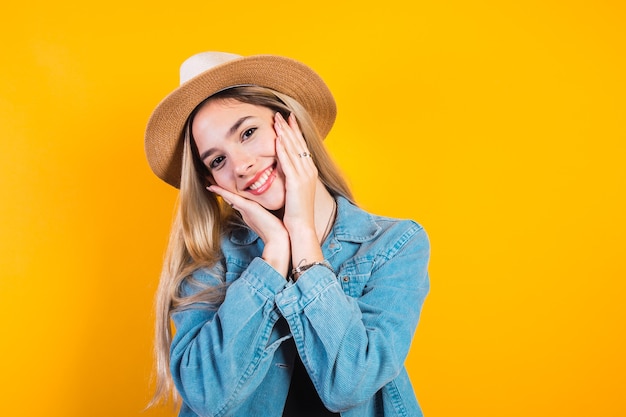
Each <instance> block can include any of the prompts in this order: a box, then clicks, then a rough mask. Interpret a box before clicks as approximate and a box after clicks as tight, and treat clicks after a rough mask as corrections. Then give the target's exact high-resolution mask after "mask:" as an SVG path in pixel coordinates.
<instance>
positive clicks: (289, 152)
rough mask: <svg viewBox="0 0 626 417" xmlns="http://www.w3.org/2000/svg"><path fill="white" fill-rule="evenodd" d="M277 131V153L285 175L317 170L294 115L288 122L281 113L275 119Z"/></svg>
mask: <svg viewBox="0 0 626 417" xmlns="http://www.w3.org/2000/svg"><path fill="white" fill-rule="evenodd" d="M274 128H275V130H276V135H277V137H276V153H277V154H278V157H279V160H280V162H281V164H282V166H283V168H284V170H285V174H286V175H289V174H290V173H297V172H298V171H300V170H302V169H304V170H305V171H311V170H313V171H314V170H315V164H314V163H313V155H312V154H311V152H310V151H309V149H308V146H307V143H306V141H305V140H304V136H303V135H302V132H301V130H300V126H299V125H298V122H297V121H296V118H295V116H294V115H293V113H292V114H291V115H290V116H289V120H288V121H286V120H285V119H284V118H283V117H282V115H281V114H280V113H276V115H275V117H274Z"/></svg>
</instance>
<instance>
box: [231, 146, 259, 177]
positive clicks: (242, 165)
mask: <svg viewBox="0 0 626 417" xmlns="http://www.w3.org/2000/svg"><path fill="white" fill-rule="evenodd" d="M231 158H233V162H234V167H235V175H237V176H238V177H243V176H245V175H246V174H248V173H249V172H250V170H251V168H252V167H253V166H254V157H253V156H252V155H250V154H249V153H248V152H245V151H243V152H242V151H240V152H237V153H236V154H234V155H232V156H231Z"/></svg>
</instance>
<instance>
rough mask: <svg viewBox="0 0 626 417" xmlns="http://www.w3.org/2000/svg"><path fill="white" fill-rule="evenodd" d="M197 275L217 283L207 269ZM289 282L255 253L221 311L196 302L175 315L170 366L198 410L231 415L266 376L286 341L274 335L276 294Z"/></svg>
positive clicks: (182, 392)
mask: <svg viewBox="0 0 626 417" xmlns="http://www.w3.org/2000/svg"><path fill="white" fill-rule="evenodd" d="M194 277H195V278H196V279H200V280H201V281H204V282H207V281H209V284H211V282H210V280H211V278H210V275H209V274H207V273H206V272H205V273H200V272H198V273H196V274H194ZM214 279H215V278H213V280H214ZM285 284H286V281H285V279H284V278H283V277H282V276H281V275H280V274H279V273H278V272H276V271H275V270H274V269H273V268H271V267H270V266H269V265H268V264H266V263H265V262H264V261H263V260H262V259H260V258H255V259H254V260H253V261H252V262H251V263H250V265H249V266H248V268H247V269H246V270H245V271H244V272H243V273H242V275H241V276H240V278H239V279H237V280H235V281H234V282H233V283H232V284H231V285H230V286H229V287H228V289H227V292H226V296H225V299H224V301H223V303H222V304H221V305H220V307H219V308H218V309H217V310H209V309H203V308H195V307H194V308H189V309H187V310H184V311H180V312H177V313H175V314H174V315H173V321H174V324H175V326H176V335H175V336H174V339H173V342H172V346H171V351H170V358H171V359H170V369H171V372H172V377H173V380H174V383H175V385H176V388H177V389H178V391H179V393H180V395H181V397H182V398H183V400H184V402H185V404H186V405H187V406H188V407H190V408H191V409H192V410H193V411H194V412H195V413H196V414H198V415H200V416H221V415H227V410H229V409H230V408H233V407H234V406H236V404H237V403H238V402H240V401H241V400H242V399H245V398H246V397H247V396H248V395H249V394H250V393H252V392H253V391H254V390H255V389H256V388H257V387H258V385H259V383H260V382H261V381H262V380H263V377H264V375H265V374H266V373H267V370H268V367H269V366H270V365H271V360H272V353H273V351H274V350H276V348H277V347H278V345H279V344H280V341H270V336H271V333H272V329H273V327H274V325H275V323H276V321H277V320H278V317H279V314H278V312H276V311H275V309H274V306H275V303H274V299H275V295H276V293H278V292H279V291H280V290H282V289H283V288H284V287H285Z"/></svg>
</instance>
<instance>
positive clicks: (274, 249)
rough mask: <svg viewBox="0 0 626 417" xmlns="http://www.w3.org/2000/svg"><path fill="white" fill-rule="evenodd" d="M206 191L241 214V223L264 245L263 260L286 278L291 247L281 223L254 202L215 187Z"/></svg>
mask: <svg viewBox="0 0 626 417" xmlns="http://www.w3.org/2000/svg"><path fill="white" fill-rule="evenodd" d="M207 189H208V190H209V191H211V192H213V193H215V194H217V195H219V196H220V197H222V199H223V200H224V201H225V202H226V203H227V204H229V205H230V206H231V207H232V208H234V209H235V210H237V211H238V212H239V213H240V214H241V217H242V218H243V221H244V222H246V224H247V225H248V226H249V227H250V228H251V229H252V230H254V232H255V233H256V234H257V235H259V237H260V238H261V240H262V241H263V243H264V245H265V248H264V249H263V255H262V257H263V260H265V262H267V263H268V264H269V265H270V266H272V267H273V268H274V269H275V270H276V271H278V272H279V273H280V274H282V275H283V276H284V277H285V278H286V277H287V274H288V272H289V262H290V261H291V246H290V241H289V233H288V232H287V229H286V228H285V226H284V224H283V222H282V221H281V220H280V219H279V218H277V217H276V216H275V215H274V214H272V213H270V212H269V211H268V210H267V209H265V208H264V207H263V206H261V205H260V204H259V203H257V202H255V201H252V200H248V199H247V198H244V197H242V196H240V195H238V194H235V193H232V192H230V191H228V190H225V189H224V188H221V187H219V186H217V185H211V186H209V187H207Z"/></svg>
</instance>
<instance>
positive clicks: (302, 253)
mask: <svg viewBox="0 0 626 417" xmlns="http://www.w3.org/2000/svg"><path fill="white" fill-rule="evenodd" d="M274 130H276V134H277V136H276V155H277V156H278V160H279V161H280V165H281V167H282V170H283V172H284V174H285V210H284V215H283V224H284V225H285V228H286V229H287V231H288V232H289V237H290V240H291V260H292V264H293V265H294V266H295V265H299V264H300V262H303V261H306V262H309V263H310V262H318V261H322V260H323V259H324V257H323V254H322V249H321V247H320V243H319V237H318V235H317V231H316V228H315V192H316V189H317V187H318V186H321V187H323V186H322V185H321V182H320V180H319V177H318V172H317V167H316V166H315V163H313V158H312V157H311V154H310V153H309V149H308V146H307V144H306V142H305V140H304V137H303V136H302V132H301V131H300V127H299V126H298V122H297V121H296V118H295V116H294V115H293V113H292V114H291V115H290V116H289V122H287V121H285V119H284V118H283V117H282V116H281V115H280V113H276V115H275V117H274Z"/></svg>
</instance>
